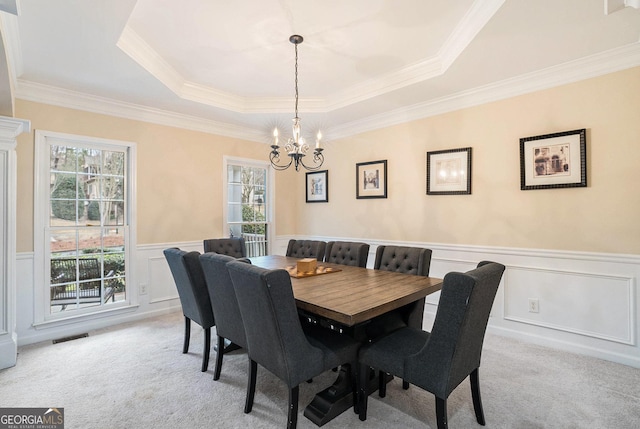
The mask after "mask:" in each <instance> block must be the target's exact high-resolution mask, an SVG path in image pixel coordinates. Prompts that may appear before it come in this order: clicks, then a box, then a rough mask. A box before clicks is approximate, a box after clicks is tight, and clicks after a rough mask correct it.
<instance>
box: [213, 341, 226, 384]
mask: <svg viewBox="0 0 640 429" xmlns="http://www.w3.org/2000/svg"><path fill="white" fill-rule="evenodd" d="M223 356H224V338H223V337H221V336H220V335H218V349H217V351H216V369H215V370H214V371H213V379H214V380H218V379H219V378H220V370H221V369H222V357H223Z"/></svg>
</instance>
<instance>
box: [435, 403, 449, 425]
mask: <svg viewBox="0 0 640 429" xmlns="http://www.w3.org/2000/svg"><path fill="white" fill-rule="evenodd" d="M436 420H437V421H438V429H447V400H446V399H440V398H438V397H436Z"/></svg>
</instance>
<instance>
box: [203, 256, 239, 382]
mask: <svg viewBox="0 0 640 429" xmlns="http://www.w3.org/2000/svg"><path fill="white" fill-rule="evenodd" d="M235 260H236V259H235V258H233V257H231V256H227V255H221V254H219V253H213V252H211V253H204V254H202V255H200V263H201V264H202V271H203V272H204V277H205V279H206V281H207V288H208V290H209V297H210V298H211V307H212V308H213V314H215V315H216V334H217V337H218V341H217V348H216V368H215V370H214V372H213V379H214V380H218V379H219V378H220V371H221V369H222V359H223V356H224V354H225V352H226V351H228V350H231V349H232V348H231V347H227V348H225V344H224V343H225V341H224V340H225V339H226V340H229V341H231V342H232V343H233V344H236V345H237V346H239V347H241V348H243V349H246V348H247V337H246V336H245V334H244V323H243V322H242V315H241V314H240V308H239V307H238V300H237V299H236V293H235V291H234V290H233V283H232V282H231V277H230V276H229V270H228V269H227V263H228V262H231V261H235ZM240 260H241V261H243V262H244V261H246V262H247V263H251V261H249V260H248V259H240Z"/></svg>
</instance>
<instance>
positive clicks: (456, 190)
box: [427, 147, 471, 195]
mask: <svg viewBox="0 0 640 429" xmlns="http://www.w3.org/2000/svg"><path fill="white" fill-rule="evenodd" d="M468 194H471V148H470V147H463V148H459V149H447V150H436V151H432V152H427V195H468Z"/></svg>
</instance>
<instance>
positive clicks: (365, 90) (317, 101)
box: [116, 0, 505, 113]
mask: <svg viewBox="0 0 640 429" xmlns="http://www.w3.org/2000/svg"><path fill="white" fill-rule="evenodd" d="M504 2H505V0H476V1H474V2H473V4H472V5H471V8H470V9H469V10H468V11H467V13H466V14H465V15H464V16H463V18H462V19H461V20H460V22H458V24H457V25H456V27H455V28H454V30H453V31H452V33H451V34H450V35H449V37H448V38H447V40H446V41H445V43H444V44H443V46H441V47H440V49H439V51H438V53H437V54H436V55H435V56H434V57H432V58H427V59H425V60H423V61H419V62H417V63H414V64H410V65H409V66H407V67H404V68H402V69H400V70H396V71H393V72H390V73H387V74H385V75H383V76H381V77H377V78H375V79H369V80H367V81H365V82H361V83H359V84H356V85H354V86H351V87H349V88H348V89H346V90H344V91H340V92H337V93H335V94H332V95H330V96H328V97H327V98H326V99H323V98H310V99H305V98H301V99H300V101H301V102H302V104H304V106H305V111H306V112H309V113H323V112H328V111H332V110H336V109H340V108H343V107H347V106H350V105H352V104H355V103H358V102H361V101H364V100H368V99H371V98H374V97H378V96H380V95H382V94H386V93H388V92H391V91H395V90H397V89H401V88H404V87H407V86H410V85H413V84H415V83H418V82H422V81H425V80H428V79H432V78H434V77H437V76H440V75H442V74H443V73H445V72H446V71H447V69H448V68H449V67H450V66H451V64H452V63H453V62H454V61H455V60H456V59H457V58H458V56H459V55H460V54H461V53H462V52H463V51H464V50H465V49H466V47H467V46H468V45H469V43H471V41H472V40H473V39H474V38H475V37H476V35H477V34H478V33H479V32H480V30H482V28H484V26H485V25H486V24H487V23H488V22H489V20H490V19H491V18H492V17H493V15H494V14H495V13H496V12H497V11H498V10H499V9H500V7H501V6H502V5H503V4H504ZM116 45H117V46H118V47H119V48H120V49H121V50H122V51H124V52H125V53H126V54H127V55H129V56H130V57H131V58H132V59H133V60H134V61H136V62H137V63H138V64H139V65H140V66H142V68H144V69H145V70H146V71H147V72H149V73H150V74H151V75H152V76H154V77H155V78H156V79H158V80H159V81H160V82H162V83H163V84H164V85H165V86H166V87H167V88H169V89H170V90H171V91H172V92H173V93H175V94H176V95H177V96H179V97H180V98H183V99H185V100H190V101H195V102H197V103H201V104H205V105H208V106H213V107H218V108H221V109H225V110H230V111H232V112H236V113H286V112H289V110H290V104H291V100H290V99H289V98H286V97H260V98H254V97H242V96H238V95H235V94H232V93H229V92H225V91H220V90H218V89H216V88H213V87H211V86H208V85H202V84H198V83H195V82H190V81H187V80H186V79H185V78H184V77H183V76H182V75H180V73H178V71H176V70H175V69H174V68H173V67H172V66H171V65H170V64H169V63H167V62H166V61H165V60H164V58H162V56H161V55H160V54H158V53H157V52H156V51H155V50H154V49H153V47H151V46H150V45H149V44H148V43H147V42H146V41H145V40H144V39H143V38H142V37H140V35H138V34H137V33H136V32H135V31H134V30H133V29H132V28H131V27H129V26H128V25H127V26H125V28H124V30H123V31H122V34H121V35H120V38H119V40H118V42H117V43H116Z"/></svg>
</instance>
